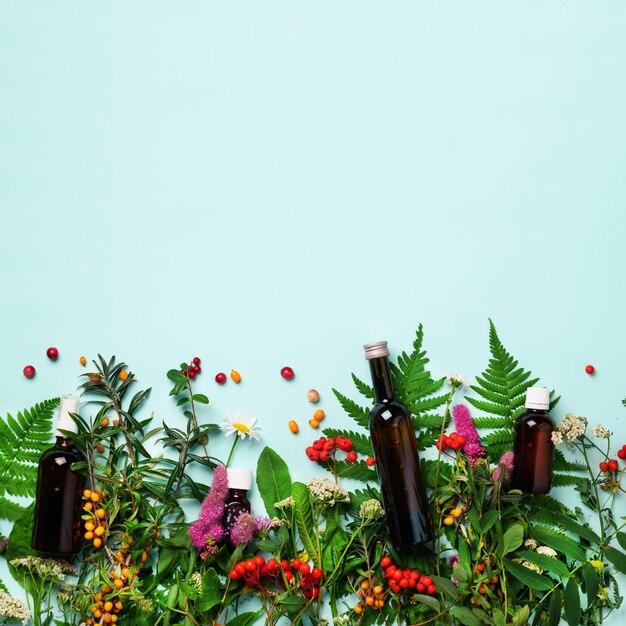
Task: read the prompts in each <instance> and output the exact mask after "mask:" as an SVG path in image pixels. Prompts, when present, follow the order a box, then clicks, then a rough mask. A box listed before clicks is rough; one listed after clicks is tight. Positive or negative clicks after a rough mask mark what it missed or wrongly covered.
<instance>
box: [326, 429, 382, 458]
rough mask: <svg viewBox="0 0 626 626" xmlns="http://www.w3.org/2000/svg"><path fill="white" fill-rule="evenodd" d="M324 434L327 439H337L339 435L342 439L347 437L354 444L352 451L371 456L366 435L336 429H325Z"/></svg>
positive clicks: (370, 443)
mask: <svg viewBox="0 0 626 626" xmlns="http://www.w3.org/2000/svg"><path fill="white" fill-rule="evenodd" d="M324 434H325V435H326V436H327V437H335V438H336V437H338V436H339V435H343V436H344V437H348V439H352V443H353V444H354V450H355V451H356V452H358V453H359V454H364V455H366V456H372V455H373V452H372V442H371V440H370V438H369V437H368V436H367V435H364V434H362V433H356V432H354V431H352V430H338V429H337V428H325V429H324Z"/></svg>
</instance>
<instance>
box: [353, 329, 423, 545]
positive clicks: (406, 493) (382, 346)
mask: <svg viewBox="0 0 626 626" xmlns="http://www.w3.org/2000/svg"><path fill="white" fill-rule="evenodd" d="M364 347H365V358H366V359H367V360H368V361H369V363H370V370H371V373H372V383H373V386H374V395H375V401H376V405H375V406H374V408H373V409H372V412H371V413H370V418H369V427H370V434H371V436H372V445H373V448H374V456H375V457H376V468H377V470H378V479H379V481H380V488H381V491H382V496H383V506H384V507H385V513H386V515H387V526H388V528H389V534H390V536H391V541H392V543H393V544H394V546H395V547H396V548H398V549H407V548H412V547H413V546H416V545H417V544H420V543H424V542H425V541H430V540H431V539H432V529H431V526H430V520H429V518H428V500H427V498H426V493H425V492H424V487H423V486H422V478H421V471H420V462H419V456H418V453H417V441H416V439H415V431H414V429H413V424H412V422H411V417H410V415H409V412H408V410H407V408H406V407H405V406H404V405H402V404H400V403H399V402H397V401H396V399H395V397H394V390H393V382H392V379H391V371H390V369H389V361H388V359H387V357H388V356H389V350H388V349H387V342H386V341H380V342H377V343H369V344H367V345H365V346H364Z"/></svg>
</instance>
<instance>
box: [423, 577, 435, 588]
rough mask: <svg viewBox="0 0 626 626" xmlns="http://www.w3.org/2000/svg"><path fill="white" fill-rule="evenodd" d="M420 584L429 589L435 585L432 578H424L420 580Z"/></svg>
mask: <svg viewBox="0 0 626 626" xmlns="http://www.w3.org/2000/svg"><path fill="white" fill-rule="evenodd" d="M420 582H421V583H422V584H423V585H426V587H428V586H429V585H432V584H433V579H432V578H431V577H430V576H422V577H421V578H420Z"/></svg>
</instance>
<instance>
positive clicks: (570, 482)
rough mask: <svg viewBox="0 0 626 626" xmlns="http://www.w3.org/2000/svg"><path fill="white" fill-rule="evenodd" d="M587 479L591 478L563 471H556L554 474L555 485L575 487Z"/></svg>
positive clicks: (553, 484) (553, 483) (553, 482)
mask: <svg viewBox="0 0 626 626" xmlns="http://www.w3.org/2000/svg"><path fill="white" fill-rule="evenodd" d="M585 469H586V468H585ZM585 481H587V482H588V481H589V479H588V478H582V477H581V476H572V475H571V474H563V473H561V472H555V473H554V474H553V475H552V486H553V487H575V486H576V485H580V483H581V482H585Z"/></svg>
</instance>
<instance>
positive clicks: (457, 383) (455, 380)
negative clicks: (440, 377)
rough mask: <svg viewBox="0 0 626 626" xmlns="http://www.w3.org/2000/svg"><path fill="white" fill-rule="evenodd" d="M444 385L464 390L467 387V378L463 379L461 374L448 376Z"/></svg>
mask: <svg viewBox="0 0 626 626" xmlns="http://www.w3.org/2000/svg"><path fill="white" fill-rule="evenodd" d="M446 385H451V386H452V387H456V388H460V389H465V388H466V387H467V378H465V376H463V375H462V374H448V375H447V376H446Z"/></svg>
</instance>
